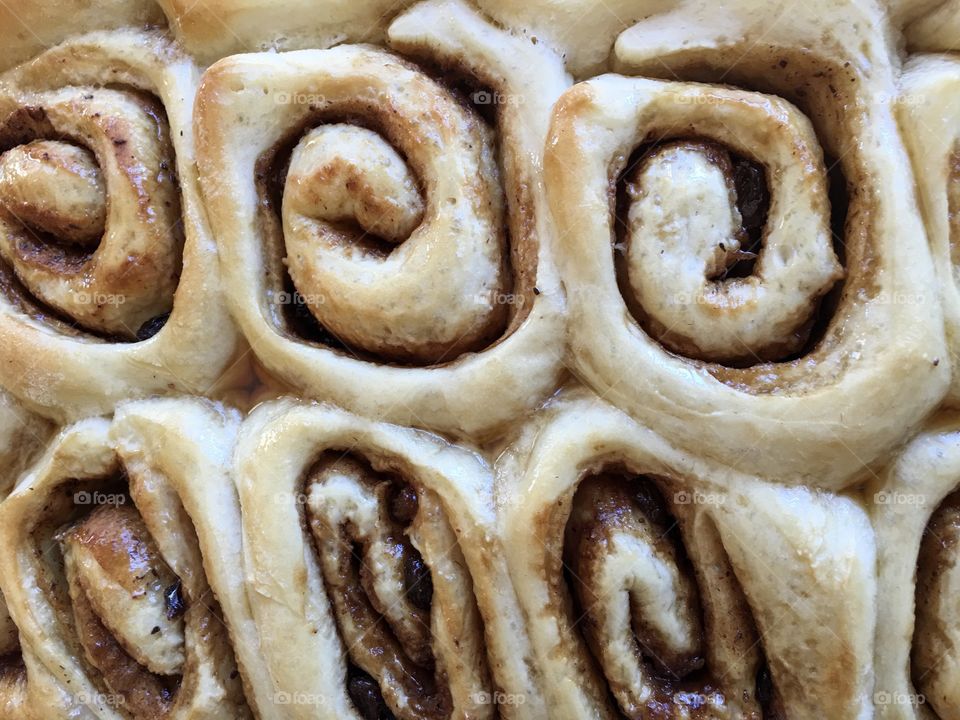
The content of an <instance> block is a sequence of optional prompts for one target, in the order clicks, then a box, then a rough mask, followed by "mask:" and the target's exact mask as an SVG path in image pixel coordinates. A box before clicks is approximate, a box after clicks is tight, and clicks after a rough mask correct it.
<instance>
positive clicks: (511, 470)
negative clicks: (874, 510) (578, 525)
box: [497, 391, 883, 720]
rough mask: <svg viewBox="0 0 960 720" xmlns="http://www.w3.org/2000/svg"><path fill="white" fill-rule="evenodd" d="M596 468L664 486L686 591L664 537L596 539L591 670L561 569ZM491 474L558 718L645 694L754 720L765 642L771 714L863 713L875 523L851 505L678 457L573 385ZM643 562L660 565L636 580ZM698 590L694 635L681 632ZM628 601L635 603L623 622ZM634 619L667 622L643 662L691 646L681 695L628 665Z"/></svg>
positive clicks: (628, 484)
mask: <svg viewBox="0 0 960 720" xmlns="http://www.w3.org/2000/svg"><path fill="white" fill-rule="evenodd" d="M604 472H613V473H614V474H615V477H618V478H620V482H619V483H618V485H617V487H618V488H619V490H620V491H622V492H625V493H628V494H630V493H637V492H638V491H640V490H641V489H642V488H643V487H644V486H646V487H647V488H651V487H652V488H655V490H656V491H657V492H658V493H659V494H660V496H661V497H662V500H663V505H662V508H661V510H663V511H665V512H666V513H667V515H666V517H665V518H663V519H662V520H661V524H662V527H663V528H669V527H670V525H671V524H672V522H673V521H674V519H675V521H676V522H677V523H678V524H679V533H680V536H681V537H682V544H683V546H684V549H685V554H686V556H687V557H688V558H689V561H690V562H691V563H692V569H691V568H689V567H687V568H685V570H686V572H692V575H693V578H692V579H693V580H694V585H693V587H692V589H691V588H690V586H688V587H687V589H686V590H682V586H681V583H680V581H679V580H678V579H677V578H676V577H674V578H673V579H669V580H665V579H664V578H669V576H670V575H671V574H673V575H676V574H677V571H678V570H679V572H680V573H682V572H684V568H678V567H677V565H676V562H677V561H676V560H675V558H671V557H670V555H669V554H667V553H664V552H663V550H662V548H661V549H658V548H657V546H656V544H655V543H654V542H653V540H659V541H661V542H662V539H663V538H664V537H665V530H664V529H660V530H659V531H655V532H653V533H652V534H649V535H648V537H647V539H644V537H643V535H642V534H640V533H637V532H630V531H627V532H624V533H621V534H622V535H623V537H622V538H621V539H620V540H618V541H617V542H619V543H620V545H619V546H618V545H617V542H614V543H612V544H611V543H610V542H609V541H608V542H606V543H601V544H594V545H592V548H591V549H592V550H593V552H595V553H598V554H606V553H609V556H608V557H607V559H606V560H605V562H607V563H608V568H607V574H606V576H602V575H600V576H598V577H599V578H600V580H598V581H597V582H595V583H594V584H592V585H591V586H590V587H589V588H587V596H588V597H591V598H592V599H593V602H594V603H596V604H598V605H600V606H604V607H605V608H606V610H605V613H603V615H602V617H605V619H606V623H607V629H606V630H604V631H603V632H602V633H600V634H598V635H597V641H596V647H595V649H594V650H593V651H592V654H593V655H594V657H600V655H598V653H602V657H603V660H600V661H599V662H594V661H593V660H592V659H591V650H590V649H588V645H587V643H586V642H585V639H584V636H585V635H586V634H587V633H588V630H586V629H585V628H589V621H586V622H585V621H584V620H583V619H582V615H581V612H582V611H581V610H574V609H573V608H572V607H571V605H570V599H569V598H570V595H571V593H572V589H571V588H570V587H569V585H568V582H569V580H570V578H572V577H577V576H578V573H576V571H575V568H574V572H573V574H572V575H571V574H570V573H569V571H568V572H564V568H565V567H568V568H569V567H571V565H570V563H571V558H570V556H569V554H565V550H564V534H565V532H567V531H568V530H569V523H570V522H571V510H572V508H573V507H574V506H575V503H576V501H575V499H574V498H575V494H576V493H577V491H578V488H580V487H582V485H583V483H589V482H590V480H591V478H594V477H595V476H597V475H598V474H603V473H604ZM624 472H625V473H626V476H623V473H624ZM627 476H644V478H645V480H643V481H641V479H639V478H638V479H634V480H630V479H627ZM497 482H498V486H497V504H498V507H499V508H500V511H501V515H500V518H499V520H500V525H501V532H502V534H503V541H504V543H505V546H506V547H507V548H508V549H509V552H508V555H507V559H508V562H509V565H510V573H511V577H512V579H513V582H514V585H515V586H516V588H517V593H518V596H519V598H520V603H521V605H522V607H523V611H524V617H525V620H526V622H527V625H528V628H529V633H530V639H531V642H532V645H533V648H534V655H535V658H536V667H537V669H538V672H539V677H540V679H541V681H542V683H543V689H544V695H545V697H546V701H547V706H548V717H550V718H551V719H560V718H570V719H571V720H574V719H579V718H586V717H590V718H615V717H620V715H619V714H618V713H619V712H623V713H624V714H625V715H626V716H628V717H645V716H644V715H642V714H638V713H640V712H641V710H640V709H639V708H642V707H644V703H645V702H650V703H651V705H650V707H649V708H648V709H647V712H649V713H651V714H650V715H649V717H654V718H659V717H684V715H683V712H690V705H692V704H696V703H707V704H710V705H711V706H712V710H711V712H712V714H711V715H710V717H721V718H723V717H726V718H760V717H761V715H760V713H761V706H760V703H759V702H757V701H756V700H755V697H756V692H757V687H756V683H757V679H758V671H759V670H760V667H761V666H760V658H761V650H762V656H763V657H765V658H766V663H767V666H768V668H769V674H770V677H771V678H772V686H773V700H772V703H771V705H769V706H768V709H776V708H779V710H780V711H781V712H783V713H785V715H784V716H785V717H789V718H798V719H801V720H806V719H807V718H809V719H810V720H815V719H818V718H837V719H839V718H869V717H871V716H872V707H873V696H872V692H873V658H872V651H873V633H874V626H875V618H876V607H877V603H878V601H882V599H883V598H882V597H878V595H877V589H876V580H875V574H874V572H875V562H876V558H875V549H874V541H873V534H872V531H871V528H870V524H869V521H868V517H867V515H866V513H865V512H864V511H863V509H862V508H861V507H860V506H859V505H858V504H856V503H855V502H854V501H852V500H850V499H848V498H845V497H843V496H839V495H832V494H829V493H823V492H816V491H811V490H809V489H806V488H785V487H782V486H777V485H772V484H769V483H766V482H763V481H760V480H757V479H755V478H751V477H749V476H746V475H742V474H739V473H735V472H733V471H731V470H729V469H725V468H723V467H721V466H719V465H716V464H713V463H710V462H708V461H705V460H704V459H703V458H701V457H698V456H694V455H690V454H687V453H684V452H682V451H681V450H678V449H677V448H676V447H674V446H673V445H671V444H670V443H668V442H667V441H666V440H665V439H664V438H663V437H661V436H660V435H658V434H656V433H655V432H653V431H652V430H650V429H647V428H645V427H642V426H640V425H638V424H636V423H635V422H633V421H632V420H630V419H629V418H628V417H627V416H626V415H624V414H623V413H621V412H620V411H618V410H615V409H614V408H612V407H611V406H609V405H607V404H605V403H603V402H601V401H599V400H598V399H596V398H595V397H593V396H592V395H590V394H589V393H586V392H583V391H574V392H571V393H564V394H561V396H560V397H559V398H558V399H555V400H554V401H552V402H551V403H550V404H549V405H548V406H547V407H546V408H545V409H544V410H543V411H542V412H541V413H540V414H538V416H536V417H535V418H533V420H532V421H531V422H530V423H529V424H528V425H527V426H526V427H525V428H524V430H523V432H522V434H521V436H520V438H519V440H518V441H517V443H515V444H514V445H513V446H512V448H511V449H510V450H509V451H508V452H506V453H504V454H503V455H502V456H501V458H500V460H499V462H498V464H497ZM621 505H622V499H621ZM624 511H625V508H623V507H621V510H620V511H611V512H612V516H613V517H617V515H618V512H624ZM651 517H652V516H651V515H649V514H647V515H646V518H647V522H649V521H650V518H651ZM651 538H652V539H651ZM566 552H567V553H569V552H570V549H569V548H568V549H567V550H566ZM627 561H629V562H628V564H624V563H625V562H627ZM642 563H648V566H650V567H653V568H659V569H658V570H657V571H656V572H652V571H651V572H649V573H647V574H646V575H645V576H644V577H643V578H637V579H636V580H631V579H630V578H631V577H632V576H633V574H634V573H635V572H636V568H637V567H641V566H642ZM688 579H690V578H689V576H688ZM601 580H602V581H601ZM631 590H632V591H633V594H632V595H631V594H630V591H631ZM697 596H698V597H699V602H700V603H701V605H702V607H703V610H704V615H703V617H704V621H705V625H704V632H703V636H702V638H701V637H699V636H698V635H697V634H696V633H695V632H693V631H692V630H691V626H689V625H688V624H685V623H683V622H681V620H682V616H683V615H684V614H687V613H689V604H690V602H691V597H693V598H696V597H697ZM645 598H646V600H645ZM628 599H629V601H630V602H632V603H633V607H635V608H636V607H637V606H638V605H639V606H640V608H641V609H640V610H639V611H638V610H636V609H635V610H634V611H633V614H632V617H633V618H634V619H633V621H632V622H631V619H630V614H628V613H627V611H626V607H627V605H626V603H627V602H628ZM694 601H695V600H694ZM645 602H648V603H650V604H649V605H648V606H647V607H643V604H644V603H645ZM638 614H639V617H640V618H641V619H642V620H644V621H646V622H647V623H650V624H659V625H660V626H663V627H670V626H671V624H672V625H673V626H675V627H676V628H677V629H676V631H675V632H674V633H673V635H667V636H666V637H670V638H672V639H671V641H670V642H667V641H661V643H660V644H657V645H654V646H653V647H655V648H657V649H658V652H655V653H653V654H656V655H658V656H659V657H661V658H662V657H664V653H665V651H664V650H663V648H664V647H666V648H669V649H670V650H672V651H674V652H679V650H680V648H682V647H683V646H684V643H690V642H692V643H694V645H695V649H694V650H693V653H694V655H695V656H699V657H701V658H703V659H705V666H704V669H703V670H702V671H701V673H706V675H705V676H704V675H703V674H700V675H696V674H694V675H692V676H691V677H692V680H693V682H691V683H689V684H687V685H684V684H678V685H677V686H675V687H670V686H665V685H664V684H663V681H662V680H659V681H658V680H657V677H658V675H657V674H656V673H655V672H654V671H653V670H651V667H650V663H651V660H650V657H649V655H650V653H649V652H648V653H647V655H648V657H643V658H642V659H640V660H639V661H638V655H637V654H638V653H640V652H641V650H640V649H639V646H638V644H637V642H638V641H637V640H636V639H635V637H634V633H633V631H632V630H631V628H636V627H638V626H639V624H638V620H637V618H638ZM588 616H589V615H588ZM648 647H649V645H648ZM678 674H681V673H678ZM662 676H663V672H662V671H661V672H660V674H659V677H662ZM681 676H682V674H681ZM657 693H660V694H659V695H658V694H657ZM628 696H629V697H633V699H634V702H635V703H637V705H638V706H639V707H638V708H635V709H634V710H633V713H634V714H627V711H628V706H627V702H626V701H625V700H623V699H622V698H623V697H628ZM613 697H617V698H618V701H619V703H620V704H619V705H618V706H615V705H614V704H613V702H612V698H613ZM654 701H659V702H660V703H661V704H662V705H663V707H661V709H660V710H659V711H658V710H657V709H656V708H655V707H654V705H655V704H656V703H655V702H654Z"/></svg>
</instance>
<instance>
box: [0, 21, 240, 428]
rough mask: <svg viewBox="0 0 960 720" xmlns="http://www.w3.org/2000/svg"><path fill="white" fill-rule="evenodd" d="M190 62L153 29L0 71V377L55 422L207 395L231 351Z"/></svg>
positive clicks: (63, 48)
mask: <svg viewBox="0 0 960 720" xmlns="http://www.w3.org/2000/svg"><path fill="white" fill-rule="evenodd" d="M198 75H199V73H198V70H197V68H196V67H195V65H194V64H193V62H192V61H191V60H190V59H189V58H188V57H187V56H185V55H183V54H181V51H180V50H179V49H178V48H177V47H176V46H175V45H174V44H172V43H171V42H170V41H169V40H167V39H166V38H165V36H163V35H160V34H158V33H145V32H135V31H132V30H120V31H115V32H110V33H94V34H91V35H86V36H83V37H80V38H77V39H73V40H69V41H67V42H65V43H63V44H62V45H59V46H57V47H54V48H52V49H50V50H48V51H47V52H45V53H43V54H41V55H39V56H38V57H36V58H34V59H33V60H32V61H31V62H29V63H27V64H24V65H21V66H19V67H17V68H15V69H13V70H10V71H9V72H7V73H5V74H4V75H2V76H0V360H2V362H0V382H2V383H3V385H4V386H5V387H6V388H7V389H9V390H10V391H11V392H13V393H14V394H16V395H17V396H18V397H20V398H21V399H22V400H23V401H24V402H25V403H27V404H28V405H29V406H30V407H31V408H33V409H36V410H37V411H38V412H41V413H43V414H45V415H48V416H50V417H53V418H55V419H57V420H60V421H69V420H72V419H75V418H77V417H78V416H82V415H88V414H96V413H99V412H105V411H109V410H110V409H112V407H113V405H114V404H115V403H116V402H118V401H120V400H123V399H129V398H132V397H138V396H143V395H148V394H159V393H164V392H169V391H170V390H171V389H174V390H180V391H192V392H198V393H207V392H210V391H212V389H213V386H214V383H215V381H216V380H217V379H218V377H219V376H220V374H221V373H222V372H223V370H224V369H225V367H226V365H227V363H228V361H229V360H230V359H231V356H232V354H233V353H234V351H235V333H234V331H233V329H232V325H231V322H230V320H229V317H228V315H227V313H226V310H225V308H224V307H223V305H222V303H221V301H220V299H219V293H218V291H219V280H218V268H217V258H216V251H215V248H214V246H213V244H212V241H211V239H210V237H209V234H208V230H207V227H206V220H205V217H204V214H203V210H202V208H201V207H200V202H199V196H198V188H197V186H196V171H195V168H194V160H193V139H192V129H191V123H190V119H191V111H192V107H193V98H194V93H195V89H196V84H197V81H198Z"/></svg>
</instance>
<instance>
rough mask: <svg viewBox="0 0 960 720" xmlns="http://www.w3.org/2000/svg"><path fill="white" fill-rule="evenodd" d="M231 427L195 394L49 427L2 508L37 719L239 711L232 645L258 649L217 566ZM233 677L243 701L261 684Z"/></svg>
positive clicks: (228, 507)
mask: <svg viewBox="0 0 960 720" xmlns="http://www.w3.org/2000/svg"><path fill="white" fill-rule="evenodd" d="M238 423H239V418H238V417H237V415H236V413H234V412H227V411H224V410H222V409H220V408H218V407H217V406H214V405H212V404H210V403H207V402H203V401H194V400H151V401H142V402H134V403H129V404H125V405H122V406H121V407H120V408H118V410H117V413H116V417H115V419H114V420H112V421H110V420H106V419H102V418H91V419H87V420H83V421H80V422H78V423H77V424H75V425H72V426H70V427H67V428H66V429H64V430H63V431H61V432H60V434H59V435H57V436H56V438H54V440H53V441H52V442H51V444H50V445H49V446H48V447H47V449H46V451H45V452H44V454H43V455H42V456H41V457H40V458H39V459H38V460H37V462H36V463H35V464H34V465H33V466H32V467H31V468H30V469H29V470H28V471H27V473H26V474H25V475H24V477H23V479H22V481H21V482H20V483H19V484H18V485H17V487H16V488H15V489H14V491H13V493H12V494H11V495H10V496H9V497H8V498H7V500H6V501H5V502H4V503H2V504H0V587H2V589H3V593H4V595H5V596H6V599H7V602H8V606H9V611H10V615H11V617H12V619H13V621H14V622H15V623H16V625H17V627H18V628H19V630H20V635H21V640H22V648H23V656H24V660H25V661H26V667H27V676H28V682H27V701H28V703H29V707H30V711H31V712H32V713H34V716H35V717H38V718H39V717H71V718H131V717H134V718H188V717H189V718H224V719H228V718H229V719H231V720H233V719H235V718H246V717H251V713H250V711H249V709H248V707H247V703H246V700H245V698H244V692H243V685H242V678H241V676H240V673H239V671H238V668H237V663H236V661H235V659H234V649H233V648H236V655H237V656H238V657H240V658H241V659H243V658H249V657H255V655H256V644H255V635H253V634H251V629H250V621H249V613H248V612H247V610H246V604H245V601H244V598H243V591H242V587H241V586H240V585H239V584H238V583H237V580H236V577H232V576H231V573H232V572H235V571H236V568H237V567H238V566H239V562H240V526H239V505H238V502H237V497H236V491H235V489H234V487H233V485H232V483H231V482H230V478H229V475H228V459H229V456H230V452H231V450H232V447H233V437H234V433H235V431H236V427H237V425H238ZM225 616H226V618H227V619H226V621H225ZM225 622H228V623H229V625H230V629H231V631H232V634H233V646H231V642H230V638H229V637H228V631H227V625H226V624H225ZM246 680H247V681H248V684H249V687H250V690H251V696H254V697H255V696H256V695H257V693H258V691H259V687H260V685H261V684H263V683H264V680H263V679H262V678H252V677H250V678H246Z"/></svg>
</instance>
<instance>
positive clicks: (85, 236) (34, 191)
mask: <svg viewBox="0 0 960 720" xmlns="http://www.w3.org/2000/svg"><path fill="white" fill-rule="evenodd" d="M0 206H2V207H3V209H4V210H6V211H7V212H9V213H10V214H12V215H13V216H15V217H16V218H18V219H19V220H20V221H21V222H23V223H24V224H26V225H29V226H31V227H34V228H37V229H39V230H42V231H44V232H46V233H49V234H51V235H53V236H54V237H55V238H57V239H58V240H60V241H63V242H67V243H71V244H77V245H83V246H87V245H89V244H91V243H92V244H95V243H96V241H99V239H100V236H101V235H102V234H103V230H104V225H105V223H106V220H107V195H106V186H105V185H104V182H103V176H102V174H101V172H100V167H99V166H98V165H97V162H96V158H94V157H93V154H92V153H90V151H88V150H85V149H83V148H80V147H77V146H76V145H71V144H70V143H65V142H58V141H53V140H37V141H34V142H31V143H27V144H26V145H19V146H17V147H15V148H12V149H10V150H8V151H7V152H5V153H3V155H0Z"/></svg>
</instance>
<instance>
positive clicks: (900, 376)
mask: <svg viewBox="0 0 960 720" xmlns="http://www.w3.org/2000/svg"><path fill="white" fill-rule="evenodd" d="M780 12H781V8H780V7H779V6H778V5H776V4H770V3H761V2H750V3H745V4H741V5H739V6H738V10H737V12H736V13H730V12H729V11H728V8H725V7H721V6H719V5H716V4H715V3H708V2H700V0H687V1H685V2H680V3H677V4H676V7H673V8H672V9H670V10H665V11H658V12H653V13H651V14H649V16H648V17H647V18H646V19H644V20H642V21H641V22H639V23H637V24H636V25H635V26H633V27H632V28H630V29H629V30H626V31H625V32H624V33H622V34H621V35H620V36H619V38H618V40H617V42H616V46H615V61H616V64H617V65H618V67H619V68H620V69H621V70H623V71H625V72H630V73H638V74H641V75H646V76H648V77H644V78H639V77H627V76H622V75H605V76H602V77H597V78H594V79H591V80H588V81H586V82H584V83H581V84H579V85H577V86H575V87H573V88H572V89H570V90H569V91H567V92H566V93H565V94H564V95H563V97H562V98H561V99H560V101H559V102H558V103H557V105H556V107H555V109H554V113H553V120H552V127H551V132H550V136H549V139H548V144H547V152H546V157H545V171H546V178H547V187H548V191H549V196H550V204H551V209H552V212H553V215H554V218H555V222H556V224H557V225H558V226H559V227H562V228H564V231H565V232H564V235H563V238H562V242H560V243H558V257H559V262H560V266H561V270H562V274H563V279H564V284H565V287H566V290H567V293H568V296H569V302H570V320H569V325H570V335H571V350H572V354H573V362H574V366H575V370H576V372H577V373H578V375H579V376H580V377H581V378H582V379H583V380H584V381H585V382H586V383H587V384H588V385H589V386H590V387H592V388H593V389H594V390H596V391H597V392H598V393H599V394H601V395H602V396H603V397H605V398H607V399H609V400H610V401H612V402H613V403H614V404H616V405H617V406H619V407H621V408H623V409H624V410H626V411H628V412H629V413H630V414H631V415H633V416H634V417H635V418H637V419H639V420H641V421H643V422H644V423H650V424H652V425H654V426H655V427H657V428H658V430H659V431H661V432H663V433H665V434H667V435H669V436H670V437H671V438H672V439H675V440H676V442H678V443H679V444H680V445H681V446H684V447H687V448H690V449H695V450H696V451H697V452H698V453H702V454H704V455H706V456H708V457H710V458H712V459H716V460H718V461H721V462H723V463H726V464H733V465H735V466H736V467H738V468H739V469H742V470H744V471H745V472H749V473H752V474H756V475H758V476H760V477H764V478H768V479H773V480H779V481H784V482H788V483H798V482H805V483H811V484H816V485H817V486H820V487H831V488H839V487H842V486H843V485H844V483H845V482H846V481H847V479H848V478H849V477H850V476H852V475H854V474H856V473H857V472H858V471H859V470H860V468H861V467H862V466H863V465H864V464H869V463H875V462H877V461H878V459H879V458H880V457H881V456H882V455H883V454H884V453H886V452H887V451H888V449H889V447H890V446H891V444H895V443H896V442H898V441H900V440H901V439H902V438H903V437H904V436H906V435H907V434H908V433H909V432H910V430H911V429H912V428H913V427H914V426H916V425H917V424H918V423H919V422H920V420H921V419H922V418H923V417H924V416H925V415H926V414H927V413H928V412H929V411H930V410H931V409H932V408H933V407H934V406H935V405H936V403H937V402H938V401H939V400H940V398H941V397H942V396H943V394H944V392H945V389H946V384H947V378H948V374H949V366H950V362H951V358H950V354H949V353H948V352H947V349H946V347H945V346H944V340H943V329H942V318H941V310H940V305H939V301H938V298H937V297H936V293H934V292H932V291H931V288H933V287H934V283H935V279H934V273H933V267H932V264H931V262H930V256H929V252H928V249H927V247H926V243H925V242H924V232H923V226H922V223H921V221H920V216H919V213H918V212H917V208H916V206H915V202H914V199H913V198H914V194H913V193H912V191H911V187H912V186H911V181H912V178H911V174H910V173H909V171H908V168H909V166H908V161H907V156H906V153H905V152H904V149H903V146H902V144H901V142H900V140H899V133H898V128H897V121H896V117H895V115H894V112H893V109H892V103H891V102H890V100H891V98H893V97H895V95H896V87H895V84H894V77H893V73H892V70H891V63H890V61H889V58H890V57H891V52H892V51H891V49H890V48H889V47H888V45H887V35H886V33H885V31H884V22H885V18H884V17H883V16H882V15H881V14H880V13H879V12H878V10H877V9H876V8H874V7H873V6H872V5H871V6H868V5H867V4H860V3H846V4H843V5H842V6H833V5H829V4H827V3H817V2H813V3H804V4H801V5H798V6H797V7H796V8H792V9H791V10H790V22H789V23H780V22H778V21H777V19H778V18H779V13H780ZM810 48H816V49H815V50H810ZM649 76H654V77H661V76H666V77H668V78H669V80H656V79H650V77H649ZM688 80H689V81H698V82H687V81H688ZM703 82H708V83H712V84H700V83H703ZM721 82H722V83H723V84H720V83H721ZM731 84H736V85H737V86H739V87H738V88H734V87H731ZM741 88H742V89H741ZM831 171H833V175H832V176H830V172H831ZM844 192H846V193H847V194H848V195H849V199H847V198H845V197H844ZM745 444H746V445H747V446H748V447H747V448H745V447H744V445H745ZM750 450H753V451H750Z"/></svg>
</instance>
